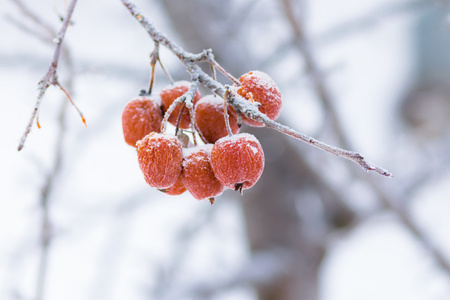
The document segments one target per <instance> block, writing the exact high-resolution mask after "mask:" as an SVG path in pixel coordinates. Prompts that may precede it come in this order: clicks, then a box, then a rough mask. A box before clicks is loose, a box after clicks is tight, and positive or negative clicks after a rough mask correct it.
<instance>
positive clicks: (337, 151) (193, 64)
mask: <svg viewBox="0 0 450 300" xmlns="http://www.w3.org/2000/svg"><path fill="white" fill-rule="evenodd" d="M121 1H122V3H123V4H124V5H125V6H126V7H127V9H128V10H129V12H130V13H131V14H132V15H133V16H134V17H135V18H136V20H138V21H139V23H140V24H141V25H142V26H143V27H144V29H145V30H146V31H147V33H148V34H149V35H150V37H151V38H152V39H153V40H154V41H155V42H158V43H159V44H161V45H164V46H165V47H167V48H168V49H169V50H170V51H171V52H172V53H173V54H175V55H176V56H177V57H178V59H179V60H180V61H181V62H182V63H183V64H184V65H185V67H186V69H187V71H188V72H189V73H190V74H191V77H192V78H198V80H199V81H200V82H201V83H203V85H205V87H207V88H209V89H210V90H211V91H212V92H213V93H215V94H217V95H219V96H220V97H222V98H224V99H225V95H226V88H225V87H224V86H223V85H222V84H221V83H220V82H218V81H216V80H214V79H213V78H211V77H210V76H209V75H208V74H206V73H205V72H204V71H203V70H202V69H201V68H200V67H199V66H198V63H199V62H205V61H206V62H210V63H211V64H213V65H214V66H215V67H217V65H218V64H217V62H215V61H214V60H213V56H212V54H211V50H205V51H203V52H201V53H199V54H193V53H189V52H187V51H185V50H184V49H183V48H182V47H180V46H179V45H177V44H176V43H175V42H173V41H172V40H170V39H169V38H168V37H167V36H166V35H165V34H163V33H162V32H160V31H159V30H158V29H156V27H154V26H153V24H151V23H150V22H149V21H148V20H147V19H146V18H145V17H144V16H143V15H142V14H141V13H140V12H139V10H138V8H137V7H136V6H135V5H134V4H133V3H131V2H130V1H128V0H121ZM308 53H309V52H308ZM309 61H310V63H311V70H313V71H314V74H316V76H315V77H316V78H315V84H316V87H317V90H320V92H321V93H322V96H323V98H324V99H325V100H324V102H325V103H327V104H326V105H330V106H331V100H330V99H329V98H330V96H329V95H328V92H327V90H326V88H325V86H324V85H323V82H322V81H321V75H320V73H319V72H318V68H317V67H316V65H315V64H314V60H313V59H312V58H311V59H310V60H309ZM222 69H223V68H218V70H219V71H222ZM227 101H228V102H229V104H230V105H231V106H233V108H234V109H235V110H236V111H237V112H238V113H241V114H243V115H245V116H246V117H248V118H251V119H253V120H257V121H260V122H262V123H264V124H265V125H266V127H268V128H271V129H274V130H277V131H279V132H281V133H284V134H286V135H289V136H291V137H293V138H295V139H298V140H301V141H303V142H305V143H308V144H310V145H312V146H315V147H317V148H319V149H322V150H324V151H326V152H329V153H332V154H334V155H336V156H340V157H344V158H347V159H349V160H351V161H354V162H355V163H357V164H359V165H360V166H361V167H362V168H363V169H364V170H366V171H375V172H377V173H379V174H381V175H383V176H387V177H390V176H392V175H391V174H390V173H389V172H388V171H386V170H385V169H383V168H381V167H379V166H377V165H374V164H372V163H370V162H368V161H367V160H366V159H365V158H364V157H363V156H362V155H361V154H359V153H357V152H353V151H348V150H344V149H341V148H338V147H335V146H331V145H328V144H326V143H324V142H321V141H319V140H316V139H314V138H312V137H309V136H307V135H305V134H303V133H300V132H297V131H295V130H293V129H291V128H289V127H287V126H285V125H282V124H279V123H277V122H275V121H272V120H270V119H269V118H268V117H267V116H266V115H265V114H263V113H261V112H260V111H259V110H258V109H257V107H256V106H255V105H253V104H251V103H250V102H249V101H247V100H245V99H243V98H242V97H240V96H238V95H237V94H236V93H231V95H230V96H229V97H227ZM330 116H331V117H332V118H333V120H332V122H333V124H334V123H336V124H338V123H337V120H336V116H334V115H332V114H330ZM340 140H343V141H345V138H344V137H343V136H342V137H340ZM342 144H345V143H342Z"/></svg>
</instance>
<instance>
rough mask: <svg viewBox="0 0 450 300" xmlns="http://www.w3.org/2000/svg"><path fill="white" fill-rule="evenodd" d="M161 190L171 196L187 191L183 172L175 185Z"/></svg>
mask: <svg viewBox="0 0 450 300" xmlns="http://www.w3.org/2000/svg"><path fill="white" fill-rule="evenodd" d="M160 191H161V192H163V193H166V194H167V195H171V196H178V195H181V194H183V193H184V192H186V187H185V186H184V183H183V179H182V177H181V174H180V176H178V179H177V181H175V184H174V185H172V186H171V187H168V188H165V189H160Z"/></svg>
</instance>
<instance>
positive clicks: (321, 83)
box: [281, 0, 351, 148]
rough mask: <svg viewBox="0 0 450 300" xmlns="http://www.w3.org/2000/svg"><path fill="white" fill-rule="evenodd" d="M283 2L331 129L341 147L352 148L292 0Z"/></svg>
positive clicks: (283, 0) (297, 44)
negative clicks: (295, 12)
mask: <svg viewBox="0 0 450 300" xmlns="http://www.w3.org/2000/svg"><path fill="white" fill-rule="evenodd" d="M281 2H282V4H283V8H284V13H285V15H286V17H287V20H288V22H289V25H290V27H291V29H292V31H293V32H294V39H295V40H296V41H297V43H296V44H295V45H296V46H297V48H298V50H299V51H300V53H301V54H302V56H303V58H304V62H305V66H306V71H307V73H308V75H309V77H310V79H311V81H312V84H313V86H314V90H315V92H316V94H317V96H318V98H319V100H320V101H321V103H322V105H323V106H324V108H325V112H326V118H325V119H326V120H327V121H329V122H330V127H332V128H334V131H335V133H336V136H337V138H338V142H339V144H340V146H342V147H344V148H351V147H350V142H349V141H348V139H347V137H346V135H345V134H344V132H343V130H342V126H341V124H340V122H339V120H338V116H337V113H336V109H335V108H334V105H335V103H336V101H335V99H334V98H333V96H332V93H331V92H330V90H329V89H328V87H327V85H326V83H325V79H324V75H323V74H322V71H321V69H320V67H319V64H318V62H317V61H316V59H315V57H314V54H313V52H312V50H311V48H310V41H309V40H308V38H307V37H306V34H305V32H304V30H303V25H302V24H301V22H300V20H299V19H298V18H297V17H296V16H295V14H294V10H293V6H292V2H291V0H281Z"/></svg>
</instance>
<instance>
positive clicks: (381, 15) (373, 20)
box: [315, 0, 448, 46]
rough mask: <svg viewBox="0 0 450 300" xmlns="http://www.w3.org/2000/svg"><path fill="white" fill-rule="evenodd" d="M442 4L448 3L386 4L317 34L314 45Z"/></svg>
mask: <svg viewBox="0 0 450 300" xmlns="http://www.w3.org/2000/svg"><path fill="white" fill-rule="evenodd" d="M444 2H448V0H410V1H396V2H386V3H385V4H383V5H381V6H379V7H377V8H375V9H374V10H372V11H371V12H369V13H367V14H364V15H362V16H360V17H357V18H355V19H353V20H350V21H347V22H344V23H342V24H339V25H336V26H333V28H332V29H329V30H328V31H326V32H324V33H322V34H319V36H318V37H317V38H316V39H315V43H316V44H318V46H320V45H329V44H331V43H333V42H336V41H340V40H342V39H343V38H346V37H349V36H351V35H354V34H358V33H360V32H362V31H364V30H367V29H370V28H372V27H373V26H375V25H377V24H378V23H380V22H382V21H386V19H387V18H390V17H393V16H397V15H399V14H402V13H406V12H411V11H415V10H419V9H423V8H425V7H427V6H430V5H433V4H442V3H444Z"/></svg>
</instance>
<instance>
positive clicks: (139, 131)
mask: <svg viewBox="0 0 450 300" xmlns="http://www.w3.org/2000/svg"><path fill="white" fill-rule="evenodd" d="M162 119H163V116H162V111H161V107H160V100H159V99H156V98H154V97H152V98H149V97H137V98H134V99H132V100H131V101H130V102H128V104H127V105H126V106H125V108H124V110H123V113H122V130H123V136H124V139H125V142H126V143H127V144H128V145H130V146H133V147H136V142H137V141H139V140H140V139H142V138H143V137H144V136H146V135H147V134H149V133H150V132H160V127H161V121H162Z"/></svg>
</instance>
